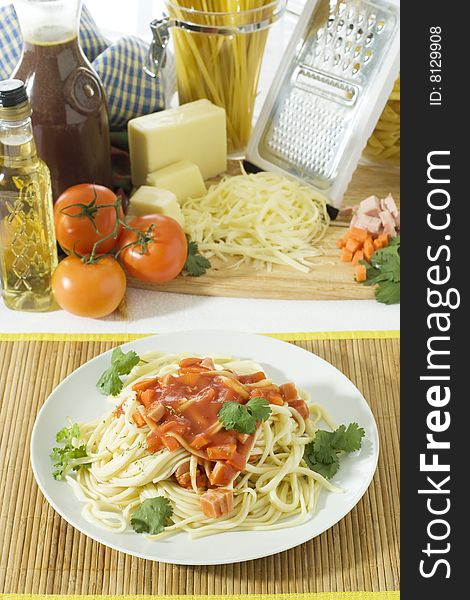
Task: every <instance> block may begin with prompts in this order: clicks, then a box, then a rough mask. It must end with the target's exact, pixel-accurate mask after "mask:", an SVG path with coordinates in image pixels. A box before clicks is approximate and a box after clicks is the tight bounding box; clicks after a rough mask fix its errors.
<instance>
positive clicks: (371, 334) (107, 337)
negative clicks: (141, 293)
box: [0, 330, 400, 344]
mask: <svg viewBox="0 0 470 600" xmlns="http://www.w3.org/2000/svg"><path fill="white" fill-rule="evenodd" d="M150 335H155V334H153V333H135V334H134V333H0V342H37V341H39V342H119V343H121V344H122V343H124V342H132V341H133V340H137V339H140V338H144V337H148V336H150ZM262 335H266V336H268V337H274V338H277V339H278V340H286V341H289V342H307V341H310V340H366V339H367V340H370V339H375V340H387V339H399V338H400V331H398V330H391V331H313V332H308V333H264V334H262Z"/></svg>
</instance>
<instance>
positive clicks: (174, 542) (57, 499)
mask: <svg viewBox="0 0 470 600" xmlns="http://www.w3.org/2000/svg"><path fill="white" fill-rule="evenodd" d="M123 349H124V351H128V350H131V349H132V350H135V351H136V352H137V353H138V354H143V353H144V352H147V351H149V350H161V351H164V352H170V353H171V352H175V353H176V352H194V353H199V354H209V355H210V354H212V353H214V354H229V355H233V356H236V357H239V358H252V359H254V360H255V361H257V362H259V363H260V364H261V365H263V367H264V369H265V371H266V373H267V374H268V376H269V377H271V378H272V379H274V381H275V382H276V383H279V384H280V383H283V382H286V381H294V382H295V383H296V384H297V385H298V386H299V387H301V388H302V389H304V390H306V391H307V392H308V393H309V394H310V397H311V399H312V400H313V401H315V402H318V403H320V404H321V405H322V406H324V407H325V408H326V409H327V411H328V412H329V414H330V415H331V416H332V418H333V419H334V420H335V421H336V422H337V423H338V424H342V423H344V424H347V423H350V422H351V421H356V422H357V423H359V425H360V426H361V427H364V429H365V432H366V435H365V438H364V440H363V444H362V448H361V450H360V451H359V452H356V453H354V454H353V455H347V456H344V457H343V458H342V459H341V468H340V470H339V472H338V474H337V475H336V476H335V477H334V479H333V482H334V483H335V484H337V485H338V486H341V487H342V488H343V489H344V490H345V491H344V493H342V494H334V493H330V492H327V491H326V490H323V492H322V495H321V496H320V500H319V505H318V508H317V512H316V513H315V514H314V515H313V516H312V517H311V518H309V519H308V520H307V521H306V522H304V523H302V524H301V525H297V526H295V527H290V528H286V529H280V530H277V531H262V532H251V531H233V532H226V533H220V534H216V535H213V536H209V537H205V538H201V539H197V540H191V539H190V538H189V536H188V535H187V534H186V533H179V534H176V535H174V536H172V537H169V538H166V539H163V540H161V541H150V540H147V539H146V538H145V537H143V536H142V535H138V534H136V533H134V532H133V531H128V532H125V533H113V532H108V531H106V530H103V529H100V528H99V527H97V526H96V525H92V524H91V523H89V522H88V521H86V520H85V519H84V518H83V517H82V514H81V510H82V506H83V505H82V504H81V503H80V502H79V501H78V500H77V499H76V498H75V495H74V493H73V491H72V489H71V488H70V486H68V485H67V484H66V483H65V482H63V481H62V482H60V481H55V480H54V479H53V477H52V466H51V461H50V458H49V454H50V452H51V449H52V447H53V446H54V445H55V434H56V432H57V431H59V429H61V428H62V427H63V426H64V425H65V424H66V422H67V419H68V418H70V419H72V421H73V422H75V421H82V422H83V421H90V420H93V419H95V418H97V417H99V416H100V415H102V414H103V413H104V412H106V411H107V410H109V404H108V403H107V401H106V398H105V397H104V396H102V395H100V393H99V392H98V391H97V389H96V382H97V381H98V378H99V376H100V375H101V373H102V372H103V371H104V370H105V369H106V368H108V366H109V362H110V354H111V351H109V352H106V353H104V354H102V355H101V356H98V357H96V358H94V359H93V360H91V361H89V362H88V363H86V364H85V365H82V366H81V367H80V368H79V369H77V370H76V371H75V372H74V373H72V374H71V375H69V376H68V377H67V379H65V380H64V381H63V382H62V383H61V384H60V385H59V386H58V387H57V388H56V389H55V390H54V391H53V392H52V394H51V395H50V396H49V398H48V399H47V400H46V402H45V403H44V406H43V407H42V409H41V411H40V412H39V415H38V417H37V419H36V423H35V425H34V429H33V434H32V439H31V464H32V467H33V471H34V475H35V477H36V481H37V482H38V485H39V487H40V489H41V491H42V493H43V494H44V496H45V497H46V498H47V500H48V501H49V503H50V504H51V505H52V506H53V507H54V508H55V510H56V511H57V512H58V513H59V514H60V515H61V516H62V517H63V518H64V519H65V520H66V521H68V522H69V523H70V524H71V525H73V526H74V527H75V528H76V529H78V530H79V531H81V532H82V533H84V534H85V535H88V536H89V537H91V538H92V539H94V540H96V541H98V542H101V543H102V544H105V545H106V546H109V547H110V548H114V549H115V550H120V551H121V552H125V553H127V554H132V555H134V556H138V557H140V558H146V559H148V560H157V561H160V562H167V563H175V564H183V565H216V564H226V563H234V562H241V561H244V560H251V559H255V558H261V557H263V556H270V555H272V554H275V553H277V552H282V551H284V550H288V549H289V548H293V547H294V546H297V545H299V544H302V543H303V542H306V541H307V540H310V539H311V538H313V537H315V536H317V535H319V534H320V533H322V532H323V531H325V530H326V529H328V528H329V527H331V526H332V525H334V524H335V523H337V522H338V521H339V520H340V519H342V518H343V517H344V516H345V515H346V514H347V513H348V512H349V511H350V510H351V509H352V508H353V507H354V506H355V505H356V504H357V502H358V501H359V500H360V498H361V496H362V495H363V494H364V492H365V491H366V489H367V487H368V486H369V483H370V481H371V479H372V476H373V474H374V472H375V469H376V466H377V458H378V452H379V439H378V433H377V426H376V423H375V420H374V417H373V415H372V412H371V410H370V408H369V406H368V404H367V402H366V401H365V400H364V398H363V397H362V395H361V394H360V392H359V391H358V389H357V388H356V387H355V386H354V385H353V384H352V383H351V382H350V381H349V379H347V378H346V377H345V376H344V375H343V374H342V373H340V371H338V370H337V369H336V368H335V367H333V366H332V365H330V364H329V363H328V362H326V361H324V360H323V359H321V358H319V357H318V356H315V355H314V354H312V353H310V352H307V351H305V350H302V349H301V348H298V347H297V346H294V345H292V344H288V343H286V342H281V341H279V340H276V339H273V338H269V337H263V336H258V335H252V334H245V333H234V332H224V331H191V332H178V333H171V334H165V335H160V336H155V337H147V338H143V339H139V340H136V341H134V342H130V343H128V344H125V345H124V346H123Z"/></svg>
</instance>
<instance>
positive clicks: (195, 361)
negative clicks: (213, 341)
mask: <svg viewBox="0 0 470 600" xmlns="http://www.w3.org/2000/svg"><path fill="white" fill-rule="evenodd" d="M200 364H201V359H200V358H196V357H189V358H182V359H181V360H180V367H181V368H182V369H185V368H186V367H194V366H197V365H200Z"/></svg>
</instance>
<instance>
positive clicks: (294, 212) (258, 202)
mask: <svg viewBox="0 0 470 600" xmlns="http://www.w3.org/2000/svg"><path fill="white" fill-rule="evenodd" d="M182 210H183V214H184V217H185V221H186V226H185V231H186V233H187V234H188V235H189V237H190V238H191V240H193V241H195V242H197V243H198V246H199V250H200V252H201V253H202V254H204V255H205V256H207V257H208V258H213V257H216V258H219V259H221V260H223V261H224V262H226V261H227V260H228V257H239V260H238V261H237V262H236V263H235V265H233V267H238V266H240V265H242V264H250V265H252V266H254V267H255V268H263V267H264V268H268V269H269V270H271V269H272V267H273V265H274V264H278V265H287V266H290V267H293V268H295V269H298V270H299V271H302V272H304V273H307V272H308V271H309V270H310V266H311V265H310V262H309V261H310V260H311V259H312V258H314V257H315V256H319V255H320V254H321V253H320V252H319V250H318V249H317V248H315V244H317V243H318V242H319V241H320V240H321V239H322V238H323V236H324V235H325V233H326V230H327V228H328V225H329V222H330V219H329V216H328V213H327V210H326V199H325V198H324V197H323V196H322V195H321V194H319V193H318V192H316V191H315V190H313V189H311V188H309V187H306V186H304V185H301V184H300V183H298V182H297V181H294V180H292V179H287V178H286V177H282V176H280V175H276V174H275V173H256V174H251V175H247V174H243V175H237V176H235V177H229V178H225V179H223V180H222V181H221V182H220V183H219V184H217V185H215V186H212V187H211V188H210V190H209V192H208V193H207V195H206V196H203V197H202V198H195V199H189V200H187V201H186V202H185V203H184V204H183V206H182Z"/></svg>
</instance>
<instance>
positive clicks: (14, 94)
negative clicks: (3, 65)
mask: <svg viewBox="0 0 470 600" xmlns="http://www.w3.org/2000/svg"><path fill="white" fill-rule="evenodd" d="M25 102H28V95H27V93H26V88H25V85H24V83H23V82H22V81H20V80H19V79H5V80H4V81H0V108H13V107H16V106H20V105H21V104H24V103H25Z"/></svg>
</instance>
